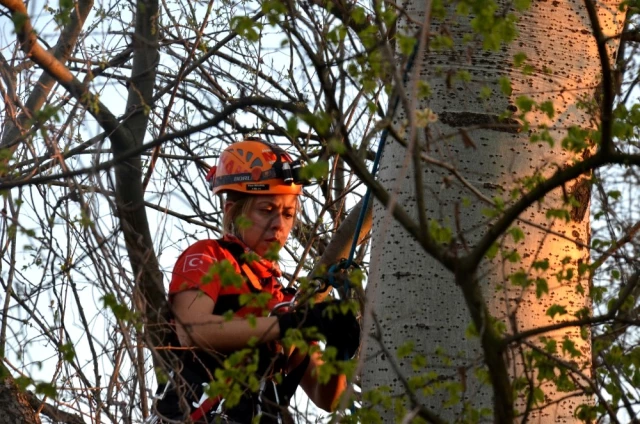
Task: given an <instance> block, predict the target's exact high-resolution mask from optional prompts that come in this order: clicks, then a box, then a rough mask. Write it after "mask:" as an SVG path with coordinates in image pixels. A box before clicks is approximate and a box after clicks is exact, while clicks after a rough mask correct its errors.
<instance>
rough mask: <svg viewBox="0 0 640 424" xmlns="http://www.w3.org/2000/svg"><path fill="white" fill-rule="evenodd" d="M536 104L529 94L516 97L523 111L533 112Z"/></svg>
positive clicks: (518, 105)
mask: <svg viewBox="0 0 640 424" xmlns="http://www.w3.org/2000/svg"><path fill="white" fill-rule="evenodd" d="M535 104H536V102H535V101H533V99H531V98H530V97H528V96H518V98H516V106H517V107H518V110H519V111H520V112H522V113H526V112H531V110H532V109H533V106H534V105H535Z"/></svg>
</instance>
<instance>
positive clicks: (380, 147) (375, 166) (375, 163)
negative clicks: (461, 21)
mask: <svg viewBox="0 0 640 424" xmlns="http://www.w3.org/2000/svg"><path fill="white" fill-rule="evenodd" d="M417 52H418V43H416V44H415V46H414V47H413V51H412V52H411V56H409V60H408V61H407V66H406V67H405V69H404V73H403V75H402V82H403V83H406V82H407V81H408V79H409V72H410V71H411V68H412V67H413V63H414V61H415V58H416V54H417ZM398 103H400V96H397V97H396V99H395V102H394V104H393V107H392V108H391V114H390V116H395V113H396V109H397V108H398ZM388 135H389V129H388V128H385V129H384V130H383V131H382V134H381V135H380V142H379V143H378V150H377V151H376V157H375V158H374V160H373V167H372V169H371V176H372V177H373V178H375V177H376V173H377V172H378V166H379V164H380V158H382V151H383V150H384V145H385V144H386V141H387V136H388ZM370 198H371V187H367V191H366V193H365V194H364V198H363V200H362V209H361V210H360V215H359V216H358V222H357V223H356V230H355V232H354V234H353V241H352V242H351V249H350V251H349V256H348V258H347V260H346V261H343V262H339V263H337V264H333V265H332V266H331V267H330V268H329V285H330V286H332V287H337V285H336V283H335V277H334V275H335V273H336V272H337V271H338V270H340V269H349V267H350V266H351V265H353V257H354V256H355V252H356V247H357V246H358V236H359V235H360V230H361V229H362V225H363V224H364V217H365V215H366V213H367V206H368V205H369V199H370ZM344 290H345V293H348V292H349V284H348V283H347V282H346V281H345V283H344Z"/></svg>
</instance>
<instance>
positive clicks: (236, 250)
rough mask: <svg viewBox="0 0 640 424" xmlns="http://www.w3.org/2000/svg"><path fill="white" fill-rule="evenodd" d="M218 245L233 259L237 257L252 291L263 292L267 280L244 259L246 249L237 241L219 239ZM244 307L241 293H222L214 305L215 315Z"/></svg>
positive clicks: (236, 259)
mask: <svg viewBox="0 0 640 424" xmlns="http://www.w3.org/2000/svg"><path fill="white" fill-rule="evenodd" d="M217 242H218V245H219V246H220V247H222V248H223V249H226V250H227V251H228V252H229V253H231V256H233V259H235V261H236V263H237V264H238V267H239V268H240V272H241V273H242V276H243V277H244V278H245V279H246V280H247V287H249V290H250V291H251V293H254V294H258V293H261V292H262V287H263V286H264V284H263V283H265V281H263V280H261V279H260V278H258V276H257V275H255V273H253V271H251V268H250V267H249V264H248V263H247V261H246V260H245V259H244V257H243V254H244V249H243V248H242V246H240V245H239V244H237V243H234V242H230V241H226V240H217ZM241 308H242V305H240V295H239V294H220V295H219V296H218V300H217V301H216V303H215V305H214V307H213V313H214V315H223V314H225V313H226V312H227V311H232V312H234V313H235V312H238V311H239V310H240V309H241Z"/></svg>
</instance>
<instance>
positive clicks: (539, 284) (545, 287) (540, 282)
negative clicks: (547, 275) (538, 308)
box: [536, 278, 549, 299]
mask: <svg viewBox="0 0 640 424" xmlns="http://www.w3.org/2000/svg"><path fill="white" fill-rule="evenodd" d="M545 293H546V294H549V284H547V280H546V279H544V278H536V297H537V298H538V299H540V298H541V297H542V295H543V294H545Z"/></svg>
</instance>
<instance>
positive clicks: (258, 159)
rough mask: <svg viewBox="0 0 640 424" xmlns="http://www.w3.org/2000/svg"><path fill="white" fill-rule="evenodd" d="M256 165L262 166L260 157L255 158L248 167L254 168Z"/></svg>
mask: <svg viewBox="0 0 640 424" xmlns="http://www.w3.org/2000/svg"><path fill="white" fill-rule="evenodd" d="M256 166H262V161H261V160H260V158H256V160H254V161H253V162H251V165H250V166H249V168H255V167H256Z"/></svg>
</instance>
